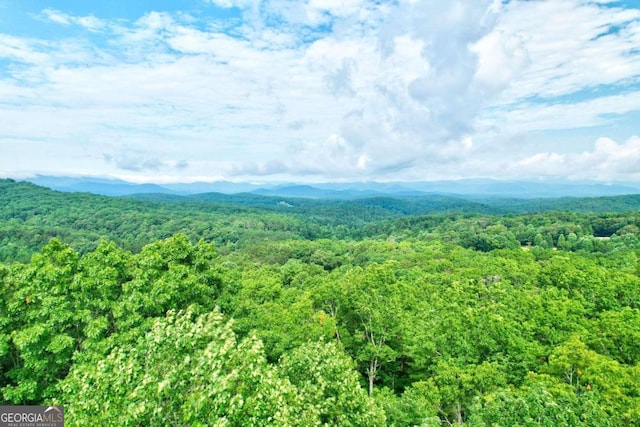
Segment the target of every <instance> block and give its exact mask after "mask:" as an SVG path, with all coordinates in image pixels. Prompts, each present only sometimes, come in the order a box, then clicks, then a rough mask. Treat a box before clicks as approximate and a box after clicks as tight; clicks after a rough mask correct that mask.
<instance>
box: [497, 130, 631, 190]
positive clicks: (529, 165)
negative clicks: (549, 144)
mask: <svg viewBox="0 0 640 427" xmlns="http://www.w3.org/2000/svg"><path fill="white" fill-rule="evenodd" d="M516 170H517V171H518V174H520V175H525V176H530V177H531V176H547V177H549V176H550V177H568V178H570V179H579V180H600V181H635V180H638V179H640V137H638V136H633V137H631V138H629V139H628V140H627V141H625V142H624V143H620V144H619V143H617V142H615V141H614V140H612V139H611V138H606V137H601V138H598V139H597V140H596V142H595V144H594V147H593V149H592V150H591V151H585V152H582V153H570V154H559V153H555V152H547V153H537V154H535V155H533V156H530V157H527V158H524V159H521V160H520V161H518V162H516V163H515V164H514V165H513V168H512V169H511V170H510V171H509V172H510V173H514V172H515V171H516Z"/></svg>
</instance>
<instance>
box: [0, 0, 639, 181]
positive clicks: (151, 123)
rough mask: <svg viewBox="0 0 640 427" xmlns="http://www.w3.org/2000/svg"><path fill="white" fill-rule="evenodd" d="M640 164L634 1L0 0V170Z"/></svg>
mask: <svg viewBox="0 0 640 427" xmlns="http://www.w3.org/2000/svg"><path fill="white" fill-rule="evenodd" d="M34 174H47V175H74V176H101V177H117V178H122V179H126V180H130V181H136V182H158V183H163V182H192V181H214V180H222V179H224V180H233V181H297V182H328V181H361V180H378V181H400V180H438V179H459V178H477V177H487V178H495V179H527V180H531V179H547V180H552V179H562V180H565V179H567V180H596V181H603V182H613V181H635V182H638V181H640V1H637V0H636V1H606V0H600V1H597V0H562V1H558V0H538V1H523V0H520V1H519V0H510V1H500V0H477V1H473V2H470V1H465V0H446V1H444V0H443V1H435V0H434V1H420V0H396V1H380V0H377V1H376V0H301V1H291V0H271V1H260V0H255V1H249V0H182V1H171V0H153V1H151V0H147V1H125V0H120V1H101V2H88V1H84V0H82V1H80V0H76V1H70V0H58V1H44V0H43V1H29V0H0V176H4V177H14V178H21V177H26V176H30V175H34Z"/></svg>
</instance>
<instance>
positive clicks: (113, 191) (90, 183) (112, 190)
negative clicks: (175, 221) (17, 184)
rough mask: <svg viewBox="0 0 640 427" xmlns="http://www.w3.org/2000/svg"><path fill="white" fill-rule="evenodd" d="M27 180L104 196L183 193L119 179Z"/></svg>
mask: <svg viewBox="0 0 640 427" xmlns="http://www.w3.org/2000/svg"><path fill="white" fill-rule="evenodd" d="M26 181H29V182H32V183H34V184H36V185H40V186H42V187H47V188H50V189H52V190H58V191H65V192H69V193H93V194H101V195H104V196H127V195H131V194H138V193H165V194H181V193H179V192H178V191H175V190H171V189H168V188H166V187H163V186H160V185H157V184H134V183H131V182H127V181H122V180H117V179H103V178H82V177H80V178H75V177H54V176H44V175H37V176H35V177H33V178H28V179H26Z"/></svg>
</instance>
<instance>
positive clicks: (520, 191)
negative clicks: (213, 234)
mask: <svg viewBox="0 0 640 427" xmlns="http://www.w3.org/2000/svg"><path fill="white" fill-rule="evenodd" d="M25 180H26V181H29V182H32V183H34V184H37V185H40V186H43V187H48V188H51V189H53V190H58V191H65V192H87V193H94V194H101V195H106V196H129V195H134V194H151V193H154V194H171V195H193V194H201V193H222V194H238V193H253V194H257V195H263V196H281V197H303V198H312V199H338V200H349V199H359V198H366V197H376V196H425V195H434V194H438V195H453V196H465V197H467V198H475V197H479V198H486V197H489V196H496V197H513V198H522V199H531V198H547V197H551V198H557V197H600V196H618V195H630V194H640V183H614V184H603V183H597V182H529V181H497V180H490V179H466V180H457V181H416V182H375V181H368V182H345V183H314V184H299V183H265V184H257V183H249V182H230V181H217V182H210V183H209V182H194V183H173V184H153V183H147V184H136V183H131V182H127V181H123V180H118V179H109V178H93V177H56V176H45V175H37V176H35V177H32V178H27V179H25Z"/></svg>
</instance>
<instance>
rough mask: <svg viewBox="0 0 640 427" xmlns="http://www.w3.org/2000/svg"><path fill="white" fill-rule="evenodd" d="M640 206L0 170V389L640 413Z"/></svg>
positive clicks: (77, 398)
mask: <svg viewBox="0 0 640 427" xmlns="http://www.w3.org/2000/svg"><path fill="white" fill-rule="evenodd" d="M639 208H640V197H637V196H620V197H606V198H592V199H538V200H520V199H495V198H493V199H482V198H475V199H473V200H470V199H462V198H457V197H453V196H442V195H440V196H436V195H434V196H424V197H404V198H403V197H398V198H394V197H374V198H362V199H355V200H311V199H297V198H278V197H272V196H259V195H249V194H245V195H242V194H240V195H232V196H228V195H227V196H225V195H219V194H203V195H197V196H189V197H177V196H166V195H164V196H163V195H140V196H136V197H128V198H112V197H106V196H96V195H92V194H81V193H73V194H72V193H61V192H55V191H51V190H48V189H45V188H42V187H38V186H35V185H33V184H29V183H24V182H14V181H11V180H0V286H1V287H2V295H3V298H2V299H1V300H0V400H1V401H2V404H63V405H65V413H66V422H67V424H68V425H74V426H75V425H77V426H87V425H105V426H109V425H122V426H142V425H144V426H147V425H149V426H154V425H158V426H169V425H215V426H249V425H263V426H267V425H277V426H321V425H338V426H376V425H379V426H384V425H388V426H442V425H445V426H452V425H464V426H518V425H519V426H640V264H639V260H638V254H639V251H640V236H639V235H640V215H638V209H639Z"/></svg>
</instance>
